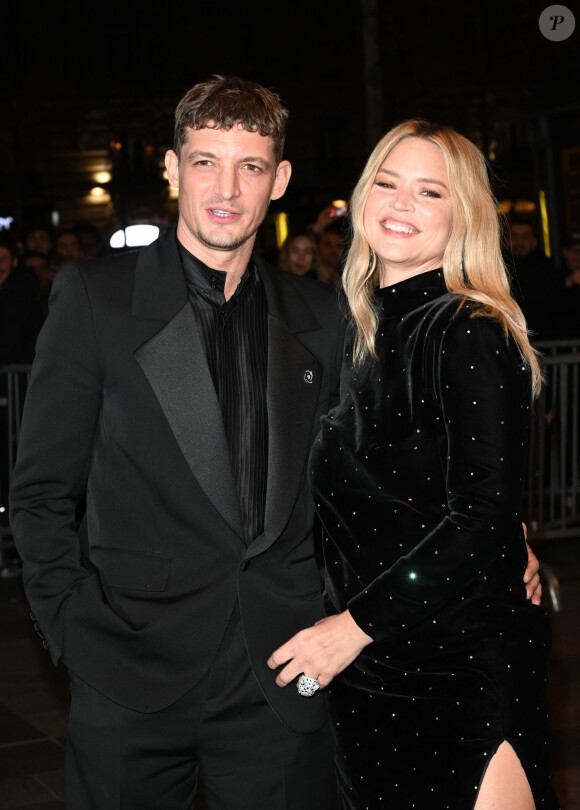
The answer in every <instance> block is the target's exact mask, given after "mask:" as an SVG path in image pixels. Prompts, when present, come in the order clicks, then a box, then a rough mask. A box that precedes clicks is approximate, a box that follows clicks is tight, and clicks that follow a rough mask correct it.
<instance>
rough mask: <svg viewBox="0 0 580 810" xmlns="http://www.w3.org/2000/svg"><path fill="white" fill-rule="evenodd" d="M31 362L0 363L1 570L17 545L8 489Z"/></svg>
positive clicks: (4, 568)
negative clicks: (12, 528)
mask: <svg viewBox="0 0 580 810" xmlns="http://www.w3.org/2000/svg"><path fill="white" fill-rule="evenodd" d="M30 368H31V367H30V365H11V366H0V573H2V572H4V571H6V570H8V569H7V568H6V561H7V554H8V552H9V551H10V549H12V548H14V541H13V539H12V532H11V530H10V525H9V522H8V492H9V490H10V483H11V479H12V470H13V469H14V463H15V461H16V450H17V448H18V439H19V437H20V418H21V416H22V408H23V406H24V397H25V395H26V390H27V388H28V382H29V380H30Z"/></svg>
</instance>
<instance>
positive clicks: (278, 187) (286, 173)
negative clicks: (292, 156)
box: [270, 160, 292, 200]
mask: <svg viewBox="0 0 580 810" xmlns="http://www.w3.org/2000/svg"><path fill="white" fill-rule="evenodd" d="M291 174H292V166H291V165H290V161H288V160H281V161H280V163H279V164H278V166H277V167H276V179H275V180H274V185H273V187H272V193H271V194H270V199H271V200H279V199H280V197H282V195H283V194H284V192H285V191H286V189H287V187H288V183H289V182H290V175H291Z"/></svg>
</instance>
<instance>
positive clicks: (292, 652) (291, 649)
mask: <svg viewBox="0 0 580 810" xmlns="http://www.w3.org/2000/svg"><path fill="white" fill-rule="evenodd" d="M372 640H373V639H372V638H371V637H370V636H367V634H366V633H365V632H364V631H363V630H361V629H360V627H359V626H358V624H357V623H356V622H355V620H354V619H353V618H352V616H351V615H350V613H349V611H348V610H345V612H344V613H339V614H337V615H336V616H328V617H327V618H326V619H321V620H320V621H319V622H316V624H315V625H313V626H312V627H307V628H306V629H305V630H301V631H300V632H299V633H296V635H295V636H293V637H292V638H291V639H290V640H289V641H287V642H286V643H285V644H283V645H282V646H281V647H278V649H277V650H275V651H274V652H273V653H272V655H271V656H270V658H269V659H268V666H269V667H270V669H277V668H278V667H281V666H283V665H284V664H285V665H286V666H284V669H283V670H281V672H279V673H278V675H277V677H276V683H277V684H278V686H288V684H289V683H292V681H294V680H295V679H296V678H297V677H298V676H299V675H300V674H302V673H304V674H305V675H307V676H308V677H310V678H316V680H317V681H318V683H319V684H320V686H321V687H325V686H328V684H329V683H330V682H331V680H332V679H333V678H334V677H335V675H338V673H339V672H342V670H343V669H345V668H346V667H347V666H348V665H349V664H352V662H353V661H354V659H355V658H356V657H357V655H358V654H359V653H360V652H361V650H362V649H363V648H364V647H366V646H367V644H371V642H372Z"/></svg>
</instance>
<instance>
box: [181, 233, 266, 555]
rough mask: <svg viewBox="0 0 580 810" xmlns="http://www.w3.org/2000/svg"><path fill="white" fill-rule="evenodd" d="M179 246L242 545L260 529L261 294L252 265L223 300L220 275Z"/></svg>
mask: <svg viewBox="0 0 580 810" xmlns="http://www.w3.org/2000/svg"><path fill="white" fill-rule="evenodd" d="M178 244H179V251H180V254H181V258H182V262H183V268H184V272H185V280H186V282H187V286H188V290H189V299H190V301H191V306H192V307H193V311H194V313H195V316H196V321H197V324H198V328H199V332H200V336H201V338H202V342H203V345H204V347H205V354H206V358H207V364H208V366H209V370H210V374H211V377H212V380H213V384H214V386H215V390H216V393H217V397H218V400H219V403H220V408H221V412H222V419H223V422H224V428H225V432H226V436H227V440H228V446H229V449H230V456H231V461H232V470H233V474H234V480H235V482H236V485H237V489H238V494H239V498H240V507H241V511H242V519H243V523H244V529H245V532H246V541H247V542H251V541H252V540H253V539H254V538H255V537H256V536H257V535H258V534H260V533H261V532H262V530H263V526H264V508H265V504H266V481H267V468H268V414H267V409H266V368H267V362H268V326H267V305H266V294H265V291H264V288H263V286H262V282H261V280H260V277H259V275H258V271H257V270H256V268H255V266H254V264H253V262H252V261H250V264H249V265H248V267H247V268H246V271H245V273H244V275H243V276H242V278H241V280H240V283H239V284H238V287H237V289H236V291H235V292H234V294H233V295H232V296H231V298H230V299H229V300H228V301H226V299H225V295H224V288H225V282H226V275H227V274H226V273H225V272H223V271H221V270H212V269H211V268H209V267H207V266H206V265H205V264H203V262H201V261H199V259H197V258H196V257H195V256H194V255H193V254H191V253H190V252H189V251H188V250H186V248H184V247H183V245H181V244H180V243H178Z"/></svg>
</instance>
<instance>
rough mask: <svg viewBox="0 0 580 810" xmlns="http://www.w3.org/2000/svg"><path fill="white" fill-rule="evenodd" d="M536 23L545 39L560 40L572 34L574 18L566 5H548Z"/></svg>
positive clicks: (574, 25) (574, 24)
mask: <svg viewBox="0 0 580 810" xmlns="http://www.w3.org/2000/svg"><path fill="white" fill-rule="evenodd" d="M538 25H539V28H540V31H541V32H542V34H543V35H544V36H545V37H546V39H551V40H552V42H562V40H564V39H568V37H569V36H571V35H572V34H573V32H574V28H575V27H576V20H575V19H574V15H573V14H572V12H571V11H570V9H569V8H568V7H567V6H548V8H545V9H544V10H543V11H542V13H541V14H540V18H539V20H538Z"/></svg>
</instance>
